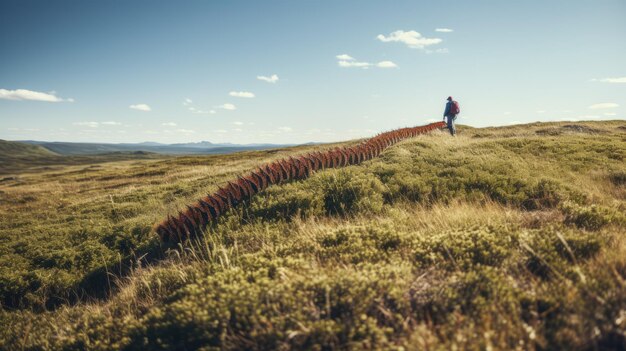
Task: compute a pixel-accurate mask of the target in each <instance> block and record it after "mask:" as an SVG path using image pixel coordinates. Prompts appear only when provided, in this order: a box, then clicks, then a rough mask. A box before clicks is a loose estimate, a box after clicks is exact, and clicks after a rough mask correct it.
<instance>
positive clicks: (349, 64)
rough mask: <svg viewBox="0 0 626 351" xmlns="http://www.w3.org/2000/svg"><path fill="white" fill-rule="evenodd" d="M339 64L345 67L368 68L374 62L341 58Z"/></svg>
mask: <svg viewBox="0 0 626 351" xmlns="http://www.w3.org/2000/svg"><path fill="white" fill-rule="evenodd" d="M337 64H338V65H339V67H344V68H351V67H354V68H368V67H370V66H371V65H372V64H371V63H369V62H359V61H354V60H351V61H345V60H341V61H339V62H337Z"/></svg>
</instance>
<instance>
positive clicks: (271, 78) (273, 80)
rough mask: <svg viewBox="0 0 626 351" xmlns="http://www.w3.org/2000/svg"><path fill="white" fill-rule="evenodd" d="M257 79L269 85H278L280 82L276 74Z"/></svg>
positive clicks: (257, 77)
mask: <svg viewBox="0 0 626 351" xmlns="http://www.w3.org/2000/svg"><path fill="white" fill-rule="evenodd" d="M256 79H258V80H262V81H265V82H268V83H276V82H278V76H277V75H276V74H272V75H271V76H269V77H267V76H256Z"/></svg>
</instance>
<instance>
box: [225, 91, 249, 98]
mask: <svg viewBox="0 0 626 351" xmlns="http://www.w3.org/2000/svg"><path fill="white" fill-rule="evenodd" d="M228 95H230V96H234V97H240V98H253V97H254V94H253V93H251V92H249V91H231V92H230V93H228Z"/></svg>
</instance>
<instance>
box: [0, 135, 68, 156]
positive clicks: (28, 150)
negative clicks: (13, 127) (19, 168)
mask: <svg viewBox="0 0 626 351" xmlns="http://www.w3.org/2000/svg"><path fill="white" fill-rule="evenodd" d="M52 155H56V154H55V153H54V152H52V151H50V150H48V149H46V148H43V147H41V146H38V145H30V144H26V143H20V142H17V141H7V140H1V139H0V157H6V158H9V157H15V158H17V157H40V156H52Z"/></svg>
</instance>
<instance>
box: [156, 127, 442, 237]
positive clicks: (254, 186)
mask: <svg viewBox="0 0 626 351" xmlns="http://www.w3.org/2000/svg"><path fill="white" fill-rule="evenodd" d="M445 127H446V124H445V123H444V122H437V123H431V124H428V125H425V126H420V127H411V128H401V129H396V130H392V131H389V132H385V133H381V134H378V135H376V136H374V137H372V138H370V139H367V140H365V141H363V142H362V143H360V144H358V145H355V146H346V147H340V148H335V149H331V150H326V151H317V152H313V153H309V154H306V155H300V156H296V157H289V158H288V159H281V160H278V161H274V162H272V163H269V164H266V165H263V166H261V167H259V168H258V169H256V170H254V171H252V172H251V173H250V174H248V175H246V176H243V177H239V178H237V179H235V180H233V181H230V182H227V184H226V185H225V186H224V187H220V188H219V189H218V190H217V191H216V192H215V193H213V194H209V195H207V196H205V197H203V198H201V199H200V200H198V201H197V202H196V203H194V204H193V205H188V206H187V209H186V210H185V211H182V212H179V213H178V215H177V216H171V215H170V216H168V217H167V218H166V219H165V220H164V221H163V222H161V223H160V224H158V225H157V226H156V229H155V230H156V232H157V234H158V235H159V237H160V238H161V241H163V242H166V243H178V242H183V241H185V240H187V239H190V238H193V237H196V236H198V235H200V234H201V233H202V231H203V230H204V229H205V228H206V226H207V225H208V224H209V223H211V222H212V221H214V220H216V219H217V218H218V217H219V216H220V215H222V214H224V213H225V212H226V211H228V210H229V209H230V208H232V207H235V206H237V205H238V204H239V203H241V202H243V201H246V200H249V199H251V198H252V197H253V196H254V195H256V194H258V193H259V192H261V191H263V190H265V189H266V188H267V187H269V186H270V185H274V184H279V183H281V182H283V181H287V180H295V179H305V178H308V177H309V176H310V175H311V173H313V172H314V171H318V170H321V169H325V168H338V167H345V166H349V165H356V164H360V163H361V162H364V161H368V160H371V159H373V158H374V157H377V156H378V155H380V153H381V152H383V151H384V150H385V149H386V148H388V147H389V146H391V145H394V144H396V143H398V142H400V141H402V140H405V139H408V138H412V137H415V136H417V135H419V134H425V133H428V132H430V131H432V130H435V129H441V128H445Z"/></svg>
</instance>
